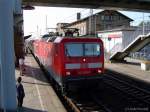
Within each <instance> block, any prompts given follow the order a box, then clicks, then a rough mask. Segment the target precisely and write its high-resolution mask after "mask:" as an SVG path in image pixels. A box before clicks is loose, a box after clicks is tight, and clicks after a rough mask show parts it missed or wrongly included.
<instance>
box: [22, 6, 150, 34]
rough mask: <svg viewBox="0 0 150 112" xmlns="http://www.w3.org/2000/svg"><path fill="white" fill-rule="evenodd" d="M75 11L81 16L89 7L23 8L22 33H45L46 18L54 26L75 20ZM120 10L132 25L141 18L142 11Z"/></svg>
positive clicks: (49, 24)
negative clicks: (131, 21)
mask: <svg viewBox="0 0 150 112" xmlns="http://www.w3.org/2000/svg"><path fill="white" fill-rule="evenodd" d="M98 11H101V9H99V10H94V12H98ZM77 12H81V17H85V16H88V15H89V14H90V10H89V9H81V8H58V7H57V8H55V7H35V10H24V12H23V14H24V35H28V34H34V35H40V34H41V35H42V34H44V33H46V18H47V27H48V28H56V24H57V23H59V22H72V21H75V20H76V13H77ZM120 12H121V13H123V14H125V15H126V16H128V17H130V18H132V19H133V20H134V22H133V23H132V25H137V24H139V22H140V21H142V20H143V13H142V12H127V11H120ZM149 16H150V13H144V20H146V21H147V20H150V17H149Z"/></svg>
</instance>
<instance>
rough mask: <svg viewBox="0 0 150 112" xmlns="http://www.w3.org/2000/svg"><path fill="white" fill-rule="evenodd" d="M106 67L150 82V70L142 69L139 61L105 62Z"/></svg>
mask: <svg viewBox="0 0 150 112" xmlns="http://www.w3.org/2000/svg"><path fill="white" fill-rule="evenodd" d="M105 68H106V69H110V70H113V71H116V72H119V73H123V74H125V75H128V76H130V77H133V78H136V79H138V80H142V81H145V82H147V83H150V71H143V70H141V67H140V64H138V63H105Z"/></svg>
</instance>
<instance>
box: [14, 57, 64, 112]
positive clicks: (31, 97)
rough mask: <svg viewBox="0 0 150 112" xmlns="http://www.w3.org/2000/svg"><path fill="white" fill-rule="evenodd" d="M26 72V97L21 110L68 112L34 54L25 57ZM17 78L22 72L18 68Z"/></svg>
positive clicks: (23, 78)
mask: <svg viewBox="0 0 150 112" xmlns="http://www.w3.org/2000/svg"><path fill="white" fill-rule="evenodd" d="M25 65H26V66H25V69H26V70H25V72H24V73H23V74H24V76H22V84H23V86H24V90H25V98H24V103H23V108H22V109H21V110H20V111H21V112H66V110H65V108H64V106H63V105H62V104H61V102H60V100H59V98H58V97H57V95H56V94H55V92H54V90H53V88H52V87H51V85H50V84H49V83H48V81H47V80H46V78H45V77H44V75H43V73H42V71H41V70H40V68H39V66H38V64H37V62H36V61H35V60H34V58H33V57H32V56H26V58H25ZM15 72H16V78H17V77H19V76H20V72H19V70H18V69H16V71H15Z"/></svg>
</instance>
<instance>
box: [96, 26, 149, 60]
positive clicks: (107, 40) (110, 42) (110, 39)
mask: <svg viewBox="0 0 150 112" xmlns="http://www.w3.org/2000/svg"><path fill="white" fill-rule="evenodd" d="M149 32H150V28H149V27H147V28H145V34H148V33H149ZM97 33H98V37H99V38H101V39H102V40H103V42H104V48H105V57H107V58H109V57H110V56H111V55H112V54H114V53H116V52H120V51H122V50H123V49H125V48H126V47H127V46H128V45H129V44H131V42H133V40H135V39H136V38H137V37H138V36H139V35H142V33H143V29H142V27H135V26H134V27H133V26H130V27H120V28H115V29H111V30H104V31H98V32H97ZM149 49H150V44H149V45H147V46H145V47H144V48H143V49H141V50H140V51H138V52H136V54H137V55H146V56H148V57H149V59H150V50H149ZM134 56H135V53H134ZM137 57H138V56H137Z"/></svg>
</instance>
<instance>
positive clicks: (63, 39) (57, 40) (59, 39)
mask: <svg viewBox="0 0 150 112" xmlns="http://www.w3.org/2000/svg"><path fill="white" fill-rule="evenodd" d="M73 40H74V41H83V40H87V41H89V42H90V41H100V42H102V40H101V39H100V38H95V37H60V36H57V37H50V38H48V39H47V42H53V43H61V42H66V41H73Z"/></svg>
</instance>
